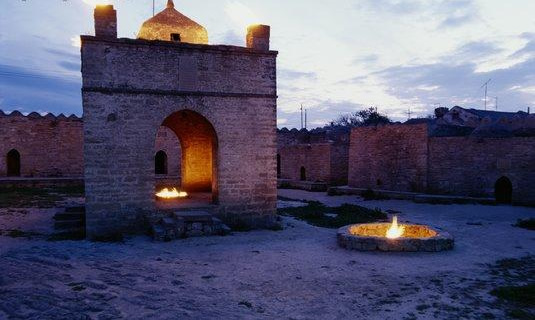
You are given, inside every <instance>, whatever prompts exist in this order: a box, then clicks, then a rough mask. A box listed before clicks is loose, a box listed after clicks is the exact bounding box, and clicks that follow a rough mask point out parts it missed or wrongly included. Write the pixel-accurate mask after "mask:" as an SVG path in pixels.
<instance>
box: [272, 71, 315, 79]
mask: <svg viewBox="0 0 535 320" xmlns="http://www.w3.org/2000/svg"><path fill="white" fill-rule="evenodd" d="M277 72H278V75H279V77H280V78H282V79H284V80H296V79H308V80H315V79H316V78H317V75H316V74H315V73H314V72H303V71H297V70H290V69H279V70H278V71H277Z"/></svg>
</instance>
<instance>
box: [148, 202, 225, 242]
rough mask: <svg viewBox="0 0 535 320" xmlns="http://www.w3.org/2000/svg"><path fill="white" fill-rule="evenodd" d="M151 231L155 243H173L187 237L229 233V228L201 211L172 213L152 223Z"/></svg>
mask: <svg viewBox="0 0 535 320" xmlns="http://www.w3.org/2000/svg"><path fill="white" fill-rule="evenodd" d="M151 229H152V235H153V238H154V240H155V241H173V240H176V239H181V238H188V237H201V236H213V235H225V234H228V233H230V228H229V227H227V226H226V225H225V224H223V222H222V221H221V220H219V219H218V218H216V217H214V216H212V214H211V213H210V212H209V211H207V210H202V209H197V210H181V211H176V212H173V213H171V214H169V215H168V216H166V217H163V218H160V219H158V220H156V221H155V222H154V223H152V225H151Z"/></svg>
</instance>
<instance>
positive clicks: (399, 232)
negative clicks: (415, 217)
mask: <svg viewBox="0 0 535 320" xmlns="http://www.w3.org/2000/svg"><path fill="white" fill-rule="evenodd" d="M404 231H405V227H404V226H403V225H398V217H397V216H394V219H393V221H392V225H391V226H390V228H389V229H388V230H387V231H386V237H387V238H388V239H397V238H399V237H401V236H403V232H404Z"/></svg>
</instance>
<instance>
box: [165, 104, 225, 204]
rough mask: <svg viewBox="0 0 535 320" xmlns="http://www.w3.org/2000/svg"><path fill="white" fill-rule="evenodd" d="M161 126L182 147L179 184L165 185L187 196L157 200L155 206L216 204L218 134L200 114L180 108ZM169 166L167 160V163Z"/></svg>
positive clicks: (170, 164) (169, 164)
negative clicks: (166, 129) (171, 133)
mask: <svg viewBox="0 0 535 320" xmlns="http://www.w3.org/2000/svg"><path fill="white" fill-rule="evenodd" d="M162 126H163V127H166V128H168V129H170V131H172V132H173V133H174V134H175V135H176V137H177V138H178V141H179V143H180V150H181V157H180V166H179V167H180V183H179V185H178V184H177V185H169V186H168V187H169V188H172V187H175V188H177V189H178V190H179V191H184V192H187V194H188V196H187V198H182V199H175V200H173V201H168V200H165V201H159V203H158V205H159V206H160V207H162V206H164V207H169V206H171V207H173V208H175V207H176V208H183V207H199V206H203V205H209V204H215V203H217V201H218V182H217V135H216V132H215V129H214V127H213V126H212V124H211V123H210V122H209V121H208V120H207V119H206V118H205V117H203V116H202V115H200V114H199V113H196V112H194V111H191V110H183V111H178V112H175V113H173V114H171V115H170V116H168V117H167V118H166V119H165V120H164V121H163V123H162ZM156 156H157V154H156ZM156 156H155V165H156V164H157V161H156V160H157V159H156ZM172 165H173V164H172V163H169V161H168V166H172ZM157 191H159V190H157Z"/></svg>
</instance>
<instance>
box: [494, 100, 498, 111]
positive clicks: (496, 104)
mask: <svg viewBox="0 0 535 320" xmlns="http://www.w3.org/2000/svg"><path fill="white" fill-rule="evenodd" d="M494 100H495V101H496V102H495V103H494V105H495V106H496V111H498V97H494Z"/></svg>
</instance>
